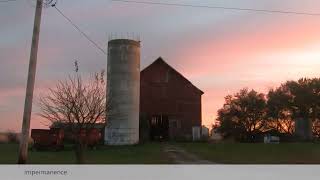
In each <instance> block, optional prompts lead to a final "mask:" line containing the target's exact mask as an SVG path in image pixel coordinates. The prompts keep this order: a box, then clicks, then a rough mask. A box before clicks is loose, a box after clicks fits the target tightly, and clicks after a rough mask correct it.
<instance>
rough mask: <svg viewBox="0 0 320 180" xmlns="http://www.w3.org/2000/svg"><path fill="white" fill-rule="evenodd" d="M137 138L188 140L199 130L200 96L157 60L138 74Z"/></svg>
mask: <svg viewBox="0 0 320 180" xmlns="http://www.w3.org/2000/svg"><path fill="white" fill-rule="evenodd" d="M140 78H141V80H140V81H141V84H140V115H141V118H140V132H141V133H140V138H141V139H151V140H162V139H164V140H168V139H191V137H192V127H194V126H198V127H200V126H201V96H202V94H203V92H202V91H201V90H200V89H198V88H197V87H196V86H194V85H193V84H192V83H191V82H190V81H189V80H187V79H186V78H185V77H184V76H183V75H181V74H180V73H179V72H178V71H176V70H175V69H174V68H172V67H171V66H170V65H168V64H167V63H166V62H165V61H164V60H163V59H162V58H158V59H157V60H156V61H154V62H153V63H152V64H151V65H149V66H148V67H146V68H145V69H143V70H142V71H141V77H140Z"/></svg>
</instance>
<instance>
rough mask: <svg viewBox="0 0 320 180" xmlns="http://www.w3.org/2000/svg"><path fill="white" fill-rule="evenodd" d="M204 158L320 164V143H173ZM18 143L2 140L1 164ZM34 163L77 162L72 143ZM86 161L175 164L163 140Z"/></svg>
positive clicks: (108, 149)
mask: <svg viewBox="0 0 320 180" xmlns="http://www.w3.org/2000/svg"><path fill="white" fill-rule="evenodd" d="M172 144H173V145H176V146H180V147H182V148H184V149H185V150H186V151H188V152H190V153H193V154H195V155H197V156H199V157H200V158H202V159H206V160H210V161H212V162H215V163H225V164H320V144H312V143H290V144H285V143H283V144H245V143H233V144H232V143H220V144H208V143H172ZM17 153H18V144H0V164H15V163H16V161H17ZM29 163H31V164H74V163H75V153H74V151H73V150H72V148H71V146H68V147H66V149H65V150H64V151H58V152H54V151H30V152H29ZM86 163H87V164H172V163H173V162H172V161H171V160H170V159H169V158H168V157H167V154H165V153H164V152H163V150H162V145H161V144H160V143H147V144H141V145H135V146H101V147H99V148H98V149H97V150H88V151H87V152H86Z"/></svg>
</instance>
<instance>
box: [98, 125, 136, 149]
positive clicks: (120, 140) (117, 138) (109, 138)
mask: <svg viewBox="0 0 320 180" xmlns="http://www.w3.org/2000/svg"><path fill="white" fill-rule="evenodd" d="M104 143H105V144H106V145H115V146H116V145H134V144H138V143H139V129H132V128H131V129H128V128H108V127H106V129H105V138H104Z"/></svg>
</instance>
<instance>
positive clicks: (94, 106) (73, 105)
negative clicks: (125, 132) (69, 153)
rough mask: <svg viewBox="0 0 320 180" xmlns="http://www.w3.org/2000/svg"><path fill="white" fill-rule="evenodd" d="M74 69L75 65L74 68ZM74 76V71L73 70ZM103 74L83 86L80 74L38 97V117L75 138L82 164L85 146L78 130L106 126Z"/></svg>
mask: <svg viewBox="0 0 320 180" xmlns="http://www.w3.org/2000/svg"><path fill="white" fill-rule="evenodd" d="M76 69H77V64H76ZM76 72H77V70H76ZM105 84H106V83H105V81H104V71H102V72H101V73H100V74H99V73H96V74H95V75H94V77H91V79H90V81H89V82H87V83H85V82H84V80H83V79H82V78H81V76H80V75H79V74H76V75H75V76H69V78H68V79H67V80H65V81H59V82H58V83H57V85H56V86H55V88H49V91H48V93H47V94H46V95H41V96H40V100H39V106H40V109H41V112H40V113H39V115H40V116H41V117H43V118H45V119H47V120H49V121H50V122H51V123H52V124H53V123H63V124H66V125H67V126H68V127H70V129H71V131H72V134H74V135H76V137H77V138H76V142H77V143H76V146H75V152H76V158H77V162H78V163H84V162H85V159H84V149H85V148H86V142H85V141H83V140H82V138H80V136H79V133H80V130H85V132H88V131H87V130H88V129H89V128H92V127H93V126H94V124H96V123H105V122H106V116H107V109H108V105H107V102H106V86H105Z"/></svg>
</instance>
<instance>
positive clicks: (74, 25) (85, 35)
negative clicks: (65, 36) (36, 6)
mask: <svg viewBox="0 0 320 180" xmlns="http://www.w3.org/2000/svg"><path fill="white" fill-rule="evenodd" d="M52 7H54V8H55V9H56V10H57V11H58V12H59V14H60V15H62V16H63V17H64V18H65V19H66V20H67V21H68V22H69V23H70V24H71V25H72V26H73V27H74V28H75V29H76V30H77V31H79V32H80V34H81V35H83V36H84V37H85V38H86V39H87V40H88V41H90V42H91V43H92V44H93V45H94V46H95V47H96V48H97V49H98V50H100V51H101V52H102V53H103V54H104V55H107V53H106V52H105V51H104V50H103V49H102V48H101V47H100V46H99V45H98V44H97V43H96V42H94V41H93V40H92V39H91V38H90V37H89V36H88V35H87V34H86V33H84V32H83V31H82V30H81V29H80V27H79V26H77V25H76V24H75V23H73V22H72V20H71V19H70V18H68V17H67V16H66V15H65V14H64V13H63V12H62V11H61V10H60V9H58V8H57V7H56V6H55V5H53V6H52Z"/></svg>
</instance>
